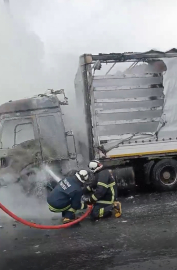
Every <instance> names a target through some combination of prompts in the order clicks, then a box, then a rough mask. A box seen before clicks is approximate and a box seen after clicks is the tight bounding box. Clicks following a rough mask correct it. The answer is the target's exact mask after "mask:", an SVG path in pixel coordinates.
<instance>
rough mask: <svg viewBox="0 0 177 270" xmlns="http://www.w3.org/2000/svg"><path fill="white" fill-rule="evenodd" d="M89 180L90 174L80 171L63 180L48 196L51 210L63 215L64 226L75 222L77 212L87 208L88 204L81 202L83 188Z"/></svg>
mask: <svg viewBox="0 0 177 270" xmlns="http://www.w3.org/2000/svg"><path fill="white" fill-rule="evenodd" d="M88 178H89V177H88V172H87V171H86V170H80V171H79V172H76V173H75V174H74V175H72V176H67V177H65V178H64V179H62V180H61V181H60V182H59V183H58V184H57V186H56V187H55V188H54V189H53V190H52V192H51V193H50V195H49V196H48V198H47V202H48V206H49V210H50V211H51V212H55V213H62V218H63V223H64V224H65V223H69V222H71V221H73V220H75V213H76V210H79V209H86V208H87V204H86V203H83V202H81V197H82V194H83V189H82V187H83V185H84V183H85V182H86V181H87V180H88Z"/></svg>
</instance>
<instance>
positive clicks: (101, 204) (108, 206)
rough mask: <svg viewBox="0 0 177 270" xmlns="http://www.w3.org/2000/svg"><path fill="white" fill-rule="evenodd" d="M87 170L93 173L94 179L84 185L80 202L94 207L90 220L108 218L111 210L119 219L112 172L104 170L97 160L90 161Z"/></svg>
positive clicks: (115, 186)
mask: <svg viewBox="0 0 177 270" xmlns="http://www.w3.org/2000/svg"><path fill="white" fill-rule="evenodd" d="M89 168H90V170H91V171H92V172H93V173H94V176H95V178H94V180H93V181H92V183H91V184H89V185H86V187H85V188H84V190H83V194H84V195H83V197H82V200H83V201H85V202H87V203H88V204H93V205H94V207H93V210H92V212H91V218H92V219H93V220H97V219H99V218H104V217H109V216H111V215H112V212H113V210H114V211H115V216H116V217H119V216H120V215H121V205H120V203H119V202H116V199H117V185H116V181H115V179H114V177H113V175H112V171H110V170H108V169H105V168H104V166H103V164H101V163H100V162H99V161H97V160H93V161H91V162H90V163H89ZM88 194H89V196H88Z"/></svg>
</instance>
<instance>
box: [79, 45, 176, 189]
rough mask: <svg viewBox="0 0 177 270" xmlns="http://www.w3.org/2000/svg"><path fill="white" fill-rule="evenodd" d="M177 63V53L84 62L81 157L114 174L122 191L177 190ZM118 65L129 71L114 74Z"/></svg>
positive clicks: (101, 57) (95, 57) (84, 58)
mask: <svg viewBox="0 0 177 270" xmlns="http://www.w3.org/2000/svg"><path fill="white" fill-rule="evenodd" d="M176 57H177V49H171V50H169V51H167V52H161V51H155V50H150V51H148V52H144V53H139V52H138V53H134V52H126V53H110V54H103V53H100V54H98V55H92V54H84V55H82V56H81V57H80V60H79V68H78V71H77V74H76V77H75V92H76V102H77V110H78V112H77V113H78V115H77V118H78V119H77V122H79V126H80V130H79V129H78V134H77V138H78V140H79V150H78V151H79V152H80V153H81V154H82V156H83V157H84V160H87V161H89V160H91V159H97V160H100V161H101V162H103V163H104V165H105V166H106V167H108V168H113V169H114V172H115V177H116V179H117V181H118V185H121V183H124V184H125V186H133V185H153V186H154V187H155V188H156V189H157V190H161V191H162V190H167V191H168V190H174V189H176V188H177V77H176V71H177V58H176ZM118 65H119V66H120V65H123V66H126V69H124V70H121V69H120V70H119V71H117V72H114V73H113V74H110V73H111V71H112V70H113V69H114V70H115V68H116V67H117V66H118ZM105 67H107V70H106V72H105Z"/></svg>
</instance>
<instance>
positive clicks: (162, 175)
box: [152, 159, 177, 191]
mask: <svg viewBox="0 0 177 270" xmlns="http://www.w3.org/2000/svg"><path fill="white" fill-rule="evenodd" d="M152 184H153V186H154V187H155V188H156V190H158V191H173V190H176V189H177V161H176V160H175V159H162V160H160V161H159V162H157V163H156V165H155V166H154V168H153V170H152Z"/></svg>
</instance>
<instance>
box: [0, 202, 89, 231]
mask: <svg viewBox="0 0 177 270" xmlns="http://www.w3.org/2000/svg"><path fill="white" fill-rule="evenodd" d="M0 208H1V209H2V211H4V212H5V213H6V214H7V215H9V216H10V217H12V218H13V219H15V220H16V221H18V222H20V223H22V224H24V225H26V226H29V227H32V228H36V229H41V230H56V229H64V228H68V227H71V226H73V225H75V224H77V223H79V222H81V221H82V220H84V219H85V218H86V217H87V216H88V215H89V214H90V213H91V211H92V208H93V206H92V205H89V206H88V209H87V211H86V212H85V213H84V214H83V215H82V216H81V217H79V218H78V219H76V220H74V221H72V222H69V223H66V224H61V225H40V224H36V223H32V222H29V221H27V220H25V219H23V218H20V217H18V216H16V215H15V214H14V213H12V212H11V211H10V210H8V209H7V208H6V207H5V206H4V205H3V204H1V203H0Z"/></svg>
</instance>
